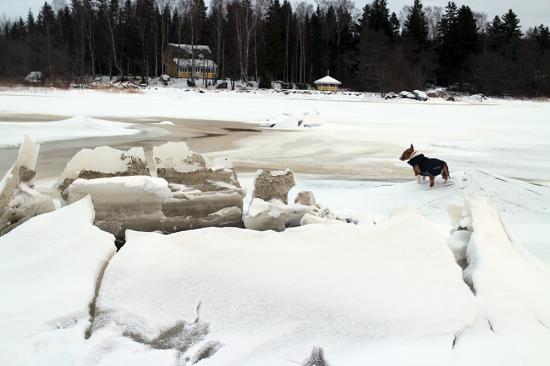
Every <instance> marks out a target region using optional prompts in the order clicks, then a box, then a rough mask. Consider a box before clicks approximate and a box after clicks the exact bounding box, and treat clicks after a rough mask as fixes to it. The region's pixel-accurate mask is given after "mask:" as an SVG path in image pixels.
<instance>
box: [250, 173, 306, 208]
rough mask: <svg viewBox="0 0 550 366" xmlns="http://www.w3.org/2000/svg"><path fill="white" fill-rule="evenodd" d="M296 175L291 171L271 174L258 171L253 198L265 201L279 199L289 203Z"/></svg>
mask: <svg viewBox="0 0 550 366" xmlns="http://www.w3.org/2000/svg"><path fill="white" fill-rule="evenodd" d="M294 185H295V183H294V174H293V173H292V171H290V170H288V169H287V170H285V171H277V172H273V173H272V172H270V171H269V170H261V169H260V170H258V172H257V173H256V179H255V181H254V192H252V197H254V198H261V199H262V200H264V201H270V200H272V199H278V200H281V201H282V202H284V203H285V204H287V203H288V191H290V189H291V188H292V187H294Z"/></svg>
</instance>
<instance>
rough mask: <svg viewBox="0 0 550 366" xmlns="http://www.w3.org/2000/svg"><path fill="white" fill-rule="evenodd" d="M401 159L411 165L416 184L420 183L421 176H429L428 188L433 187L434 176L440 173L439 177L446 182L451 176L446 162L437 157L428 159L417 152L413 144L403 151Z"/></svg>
mask: <svg viewBox="0 0 550 366" xmlns="http://www.w3.org/2000/svg"><path fill="white" fill-rule="evenodd" d="M399 160H401V161H407V164H409V165H410V166H412V167H413V171H414V175H415V176H416V181H417V182H418V184H420V183H421V177H422V178H423V179H425V177H429V178H430V189H433V188H434V186H435V177H437V176H438V175H440V174H441V177H442V178H443V179H444V180H445V182H447V180H448V179H449V178H450V177H451V175H450V174H449V167H448V166H447V163H446V162H444V161H443V160H439V159H430V158H427V157H425V156H424V155H423V154H419V153H418V151H416V150H415V149H414V146H413V144H411V147H409V148H408V149H407V150H405V151H403V154H401V157H400V158H399Z"/></svg>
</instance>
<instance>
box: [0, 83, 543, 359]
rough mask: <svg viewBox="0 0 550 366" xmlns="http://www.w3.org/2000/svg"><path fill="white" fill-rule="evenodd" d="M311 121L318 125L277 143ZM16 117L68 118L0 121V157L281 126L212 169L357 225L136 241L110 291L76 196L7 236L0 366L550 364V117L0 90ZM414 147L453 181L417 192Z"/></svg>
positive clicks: (102, 247) (396, 104) (513, 107)
mask: <svg viewBox="0 0 550 366" xmlns="http://www.w3.org/2000/svg"><path fill="white" fill-rule="evenodd" d="M305 113H308V114H313V113H315V116H316V117H315V119H316V120H319V121H320V122H322V123H316V124H317V126H316V127H312V128H301V127H300V128H292V131H287V130H284V129H285V128H286V125H285V124H286V123H287V122H288V121H289V120H291V122H292V123H291V124H292V127H293V125H294V123H295V122H296V121H295V120H299V119H300V118H301V117H300V116H304V114H305ZM317 113H318V116H317ZM18 114H27V115H28V114H37V115H38V114H40V115H44V114H49V115H59V116H67V117H73V116H77V117H76V118H75V119H68V120H64V121H60V122H33V123H31V124H29V122H13V123H10V124H5V123H0V146H13V145H14V144H16V143H17V142H15V140H16V139H17V138H19V137H18V136H22V135H24V134H29V135H30V136H31V137H34V138H36V139H37V140H38V141H57V140H61V139H78V138H81V137H86V136H117V134H121V135H124V134H130V133H137V132H139V131H138V129H139V128H140V124H136V125H134V126H132V124H129V123H120V122H112V121H110V120H109V119H113V118H116V117H123V118H124V119H125V120H126V119H130V120H131V119H134V120H135V121H136V122H139V123H142V122H143V120H145V119H147V118H149V117H156V121H157V122H153V123H158V121H165V122H163V123H162V125H155V128H166V129H167V130H169V129H173V130H170V131H175V130H174V129H175V128H176V127H178V121H177V118H194V119H201V120H204V123H205V124H208V123H212V124H215V123H218V124H221V123H222V122H220V121H238V122H246V123H251V124H256V125H260V124H264V123H266V121H267V120H268V119H269V120H270V121H273V120H277V121H283V122H284V123H282V125H283V127H282V128H283V129H282V130H281V129H276V130H273V129H266V131H269V133H267V132H266V133H254V134H251V135H250V136H249V137H247V138H244V139H242V140H238V141H236V142H235V143H234V144H233V145H231V146H229V147H227V146H225V147H224V148H223V149H221V148H220V149H218V150H216V149H213V150H211V151H210V152H209V153H208V154H207V155H208V156H209V157H211V158H216V157H219V156H228V157H230V158H231V160H233V161H234V162H235V163H236V166H241V167H243V166H244V167H250V168H254V167H255V168H258V167H266V166H269V167H274V168H286V167H292V168H293V169H294V170H296V171H298V172H306V173H316V174H317V175H315V176H314V175H305V174H304V175H301V174H298V175H297V185H296V187H295V188H293V190H292V191H291V192H290V197H289V198H290V201H293V199H294V196H295V195H296V194H297V193H298V192H299V191H303V190H311V191H313V192H314V194H315V196H316V198H317V201H318V202H319V203H320V204H322V205H324V206H327V207H329V208H331V209H332V210H333V211H335V212H336V213H338V214H341V215H343V216H346V217H352V218H355V219H357V220H358V225H352V224H335V225H309V226H304V227H298V228H293V229H289V230H286V231H285V232H282V233H275V232H255V231H249V230H243V229H236V228H223V229H218V228H209V229H201V230H192V231H187V232H181V233H176V234H171V235H162V234H158V233H139V232H129V233H128V235H127V243H126V245H125V246H124V247H123V248H122V249H121V251H120V252H118V253H116V254H114V256H113V257H112V259H111V260H110V261H109V263H108V265H107V267H106V271H105V275H104V276H103V274H102V269H103V266H104V264H105V263H107V261H108V260H109V258H110V257H111V255H113V253H114V246H113V245H112V244H113V238H112V236H110V235H108V234H105V233H103V232H101V231H99V230H98V229H97V228H96V227H94V226H92V225H91V224H90V222H92V221H93V208H92V207H91V204H90V201H89V200H88V199H86V198H84V199H83V200H81V201H78V202H76V203H74V204H72V205H70V206H68V207H65V208H63V209H61V210H57V211H54V212H52V213H48V214H44V215H41V216H38V217H36V218H33V219H31V220H29V221H28V222H26V223H24V224H23V225H21V226H20V227H18V228H16V229H14V230H13V231H12V232H10V233H9V234H7V235H5V236H3V237H0V252H1V253H2V255H1V256H0V295H1V297H2V299H4V298H5V299H6V301H4V300H3V301H1V302H0V364H2V365H3V364H7V365H12V364H13V365H35V364H40V365H86V366H87V365H117V366H119V365H139V364H143V365H151V364H155V365H185V364H188V365H189V364H193V363H197V364H199V365H206V366H208V365H224V366H225V365H239V366H240V365H284V364H306V365H309V366H311V365H313V363H309V364H308V363H306V362H304V360H305V359H306V358H307V357H308V356H309V354H310V353H311V351H312V349H313V348H314V347H321V348H322V349H323V352H324V355H325V357H326V360H327V361H328V363H329V364H331V365H364V364H374V365H381V366H385V365H419V366H420V365H422V366H425V365H434V366H435V365H437V366H440V365H467V366H472V365H480V366H481V365H483V366H486V365H495V366H497V365H498V366H500V365H529V366H532V365H534V366H539V365H540V366H546V365H548V364H550V351H549V350H548V345H549V344H550V330H549V329H550V269H549V266H548V265H549V264H550V241H549V239H548V238H550V225H548V223H550V187H548V183H549V182H550V160H548V156H550V144H549V143H548V141H550V125H548V123H547V121H548V116H550V103H548V102H534V101H510V100H489V101H488V102H483V103H477V104H476V103H469V102H458V103H448V102H443V101H437V100H436V101H429V102H424V103H422V102H416V101H405V100H397V101H383V100H381V99H380V98H377V97H373V96H365V95H362V94H359V95H355V94H347V95H344V94H337V95H323V94H314V95H284V94H277V93H274V92H270V91H268V92H251V93H237V92H214V91H211V92H206V93H198V92H194V91H182V90H176V89H165V88H159V89H158V90H155V89H154V88H153V89H148V90H144V92H143V94H124V93H117V94H113V93H103V92H93V91H74V90H73V91H49V90H43V89H40V90H34V91H32V90H31V91H29V90H10V91H1V92H0V116H2V115H6V116H8V115H18ZM78 116H81V117H78ZM84 116H87V117H84ZM278 116H279V117H278ZM288 116H294V117H296V116H298V117H297V118H294V117H293V118H290V119H289V118H287V117H288ZM171 119H173V120H171ZM71 121H72V122H71ZM83 121H85V123H83ZM168 122H170V123H168ZM171 123H174V124H171ZM29 127H32V128H29ZM138 136H139V135H138ZM169 137H172V138H173V136H170V135H166V138H169ZM162 138H164V136H163V137H162ZM411 142H413V143H415V145H416V146H417V147H419V148H420V149H421V150H422V152H424V153H426V154H428V155H433V156H436V157H438V158H441V159H444V160H446V161H447V162H448V163H449V165H450V167H451V177H452V179H451V180H450V181H449V182H448V183H446V184H443V182H442V181H440V180H438V181H437V182H436V189H435V190H428V188H427V183H423V184H420V185H419V184H417V183H416V181H412V169H410V167H407V166H406V164H404V163H403V162H400V161H398V160H397V157H398V156H399V155H400V154H401V152H402V150H403V149H404V148H405V147H407V146H408V145H409V144H410V143H411ZM0 153H1V150H0ZM66 163H67V162H66V161H62V162H59V164H61V166H64V165H65V164H66ZM99 163H100V162H99ZM39 166H40V163H39ZM301 168H303V169H301ZM61 170H62V169H60V170H59V171H61ZM115 170H116V169H115ZM342 177H348V178H349V177H351V178H352V179H342ZM511 177H512V178H511ZM371 178H376V179H377V180H373V179H371ZM513 178H518V179H513ZM252 179H253V174H251V173H240V174H239V180H240V182H241V183H242V185H243V186H244V188H245V189H246V190H247V191H248V193H249V194H250V192H251V191H252ZM369 179H370V180H369ZM403 180H410V181H407V182H403ZM530 182H531V183H530ZM533 182H537V184H533ZM47 183H48V185H51V184H52V182H51V181H48V182H47ZM44 185H45V184H44V182H38V187H39V189H40V187H43V186H44ZM249 201H250V195H248V196H247V198H246V200H245V209H246V206H247V203H248V202H249ZM457 224H458V225H459V226H461V227H460V230H458V231H454V230H456V229H457V227H456V226H457ZM92 244H93V245H92ZM464 258H467V260H466V261H465V262H464ZM461 266H464V268H461ZM199 304H200V305H199Z"/></svg>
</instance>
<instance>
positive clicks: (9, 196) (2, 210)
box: [0, 136, 55, 235]
mask: <svg viewBox="0 0 550 366" xmlns="http://www.w3.org/2000/svg"><path fill="white" fill-rule="evenodd" d="M39 150H40V145H38V144H35V143H34V142H32V141H31V140H30V139H29V138H28V137H27V136H25V139H24V140H23V143H22V144H21V147H20V148H19V154H18V155H17V159H16V161H15V163H14V164H13V166H12V167H11V169H10V170H8V172H7V173H6V175H5V176H4V178H3V179H2V180H1V181H0V235H3V234H6V233H8V232H9V231H11V230H12V229H14V228H15V227H17V226H18V225H20V224H22V223H23V222H25V221H27V220H28V219H30V218H31V217H34V216H36V215H40V214H42V213H46V212H50V211H53V210H54V209H55V207H54V204H53V201H52V200H51V198H50V197H48V196H46V195H44V194H42V193H40V192H38V191H36V190H34V189H33V186H32V181H33V179H34V177H35V175H36V171H35V169H36V161H37V159H38V151H39Z"/></svg>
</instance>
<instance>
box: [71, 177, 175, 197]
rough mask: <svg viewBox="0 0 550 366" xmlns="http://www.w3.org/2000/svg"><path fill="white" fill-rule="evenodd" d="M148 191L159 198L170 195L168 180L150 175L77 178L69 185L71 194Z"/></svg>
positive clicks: (118, 193) (122, 194)
mask: <svg viewBox="0 0 550 366" xmlns="http://www.w3.org/2000/svg"><path fill="white" fill-rule="evenodd" d="M142 192H143V193H148V194H151V195H154V196H158V197H159V198H166V197H168V196H170V193H171V191H170V188H168V182H167V181H166V180H165V179H163V178H156V177H148V176H139V175H137V176H128V177H110V178H96V179H90V180H87V179H77V180H75V181H74V182H73V183H72V184H71V185H70V186H69V194H77V195H85V194H90V195H92V197H93V196H94V195H95V194H108V195H109V196H111V198H114V197H122V196H135V195H137V194H138V193H142Z"/></svg>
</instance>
